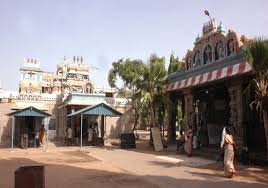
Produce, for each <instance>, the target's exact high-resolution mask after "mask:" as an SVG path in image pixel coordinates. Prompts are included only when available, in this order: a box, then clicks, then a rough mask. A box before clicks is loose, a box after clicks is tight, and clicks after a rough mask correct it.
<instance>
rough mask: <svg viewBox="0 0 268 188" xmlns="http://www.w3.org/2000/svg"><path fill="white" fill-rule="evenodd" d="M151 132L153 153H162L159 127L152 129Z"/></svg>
mask: <svg viewBox="0 0 268 188" xmlns="http://www.w3.org/2000/svg"><path fill="white" fill-rule="evenodd" d="M151 131H152V137H153V142H154V149H155V151H162V150H163V149H164V148H163V143H162V138H161V132H160V128H159V127H152V128H151Z"/></svg>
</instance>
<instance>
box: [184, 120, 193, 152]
mask: <svg viewBox="0 0 268 188" xmlns="http://www.w3.org/2000/svg"><path fill="white" fill-rule="evenodd" d="M184 150H185V152H186V154H187V156H188V157H191V156H192V150H193V130H192V126H191V125H190V126H189V128H188V130H187V131H186V136H185V144H184Z"/></svg>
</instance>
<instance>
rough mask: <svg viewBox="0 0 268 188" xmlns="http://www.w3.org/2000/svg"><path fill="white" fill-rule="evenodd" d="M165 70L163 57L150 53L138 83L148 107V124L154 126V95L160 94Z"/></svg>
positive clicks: (164, 79)
mask: <svg viewBox="0 0 268 188" xmlns="http://www.w3.org/2000/svg"><path fill="white" fill-rule="evenodd" d="M166 76H167V71H166V69H165V58H164V57H162V58H159V57H158V56H156V55H151V57H150V58H149V61H148V64H147V66H146V69H145V74H144V77H143V82H142V83H141V85H140V88H141V90H142V96H143V99H144V101H146V102H147V104H148V106H149V109H150V126H156V118H155V114H156V112H155V108H154V107H155V104H156V103H157V102H156V100H155V99H156V96H158V95H162V94H163V93H164V92H163V87H164V84H165V82H166Z"/></svg>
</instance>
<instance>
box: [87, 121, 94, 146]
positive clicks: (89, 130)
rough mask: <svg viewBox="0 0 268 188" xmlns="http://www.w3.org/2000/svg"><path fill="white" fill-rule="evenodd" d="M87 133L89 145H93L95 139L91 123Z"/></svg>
mask: <svg viewBox="0 0 268 188" xmlns="http://www.w3.org/2000/svg"><path fill="white" fill-rule="evenodd" d="M87 134H88V145H92V140H93V129H92V125H89V127H88V130H87Z"/></svg>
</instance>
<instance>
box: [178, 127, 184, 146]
mask: <svg viewBox="0 0 268 188" xmlns="http://www.w3.org/2000/svg"><path fill="white" fill-rule="evenodd" d="M184 143H185V135H184V132H183V131H182V130H181V131H180V139H179V140H178V142H177V151H180V149H181V148H182V147H183V145H184Z"/></svg>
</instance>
